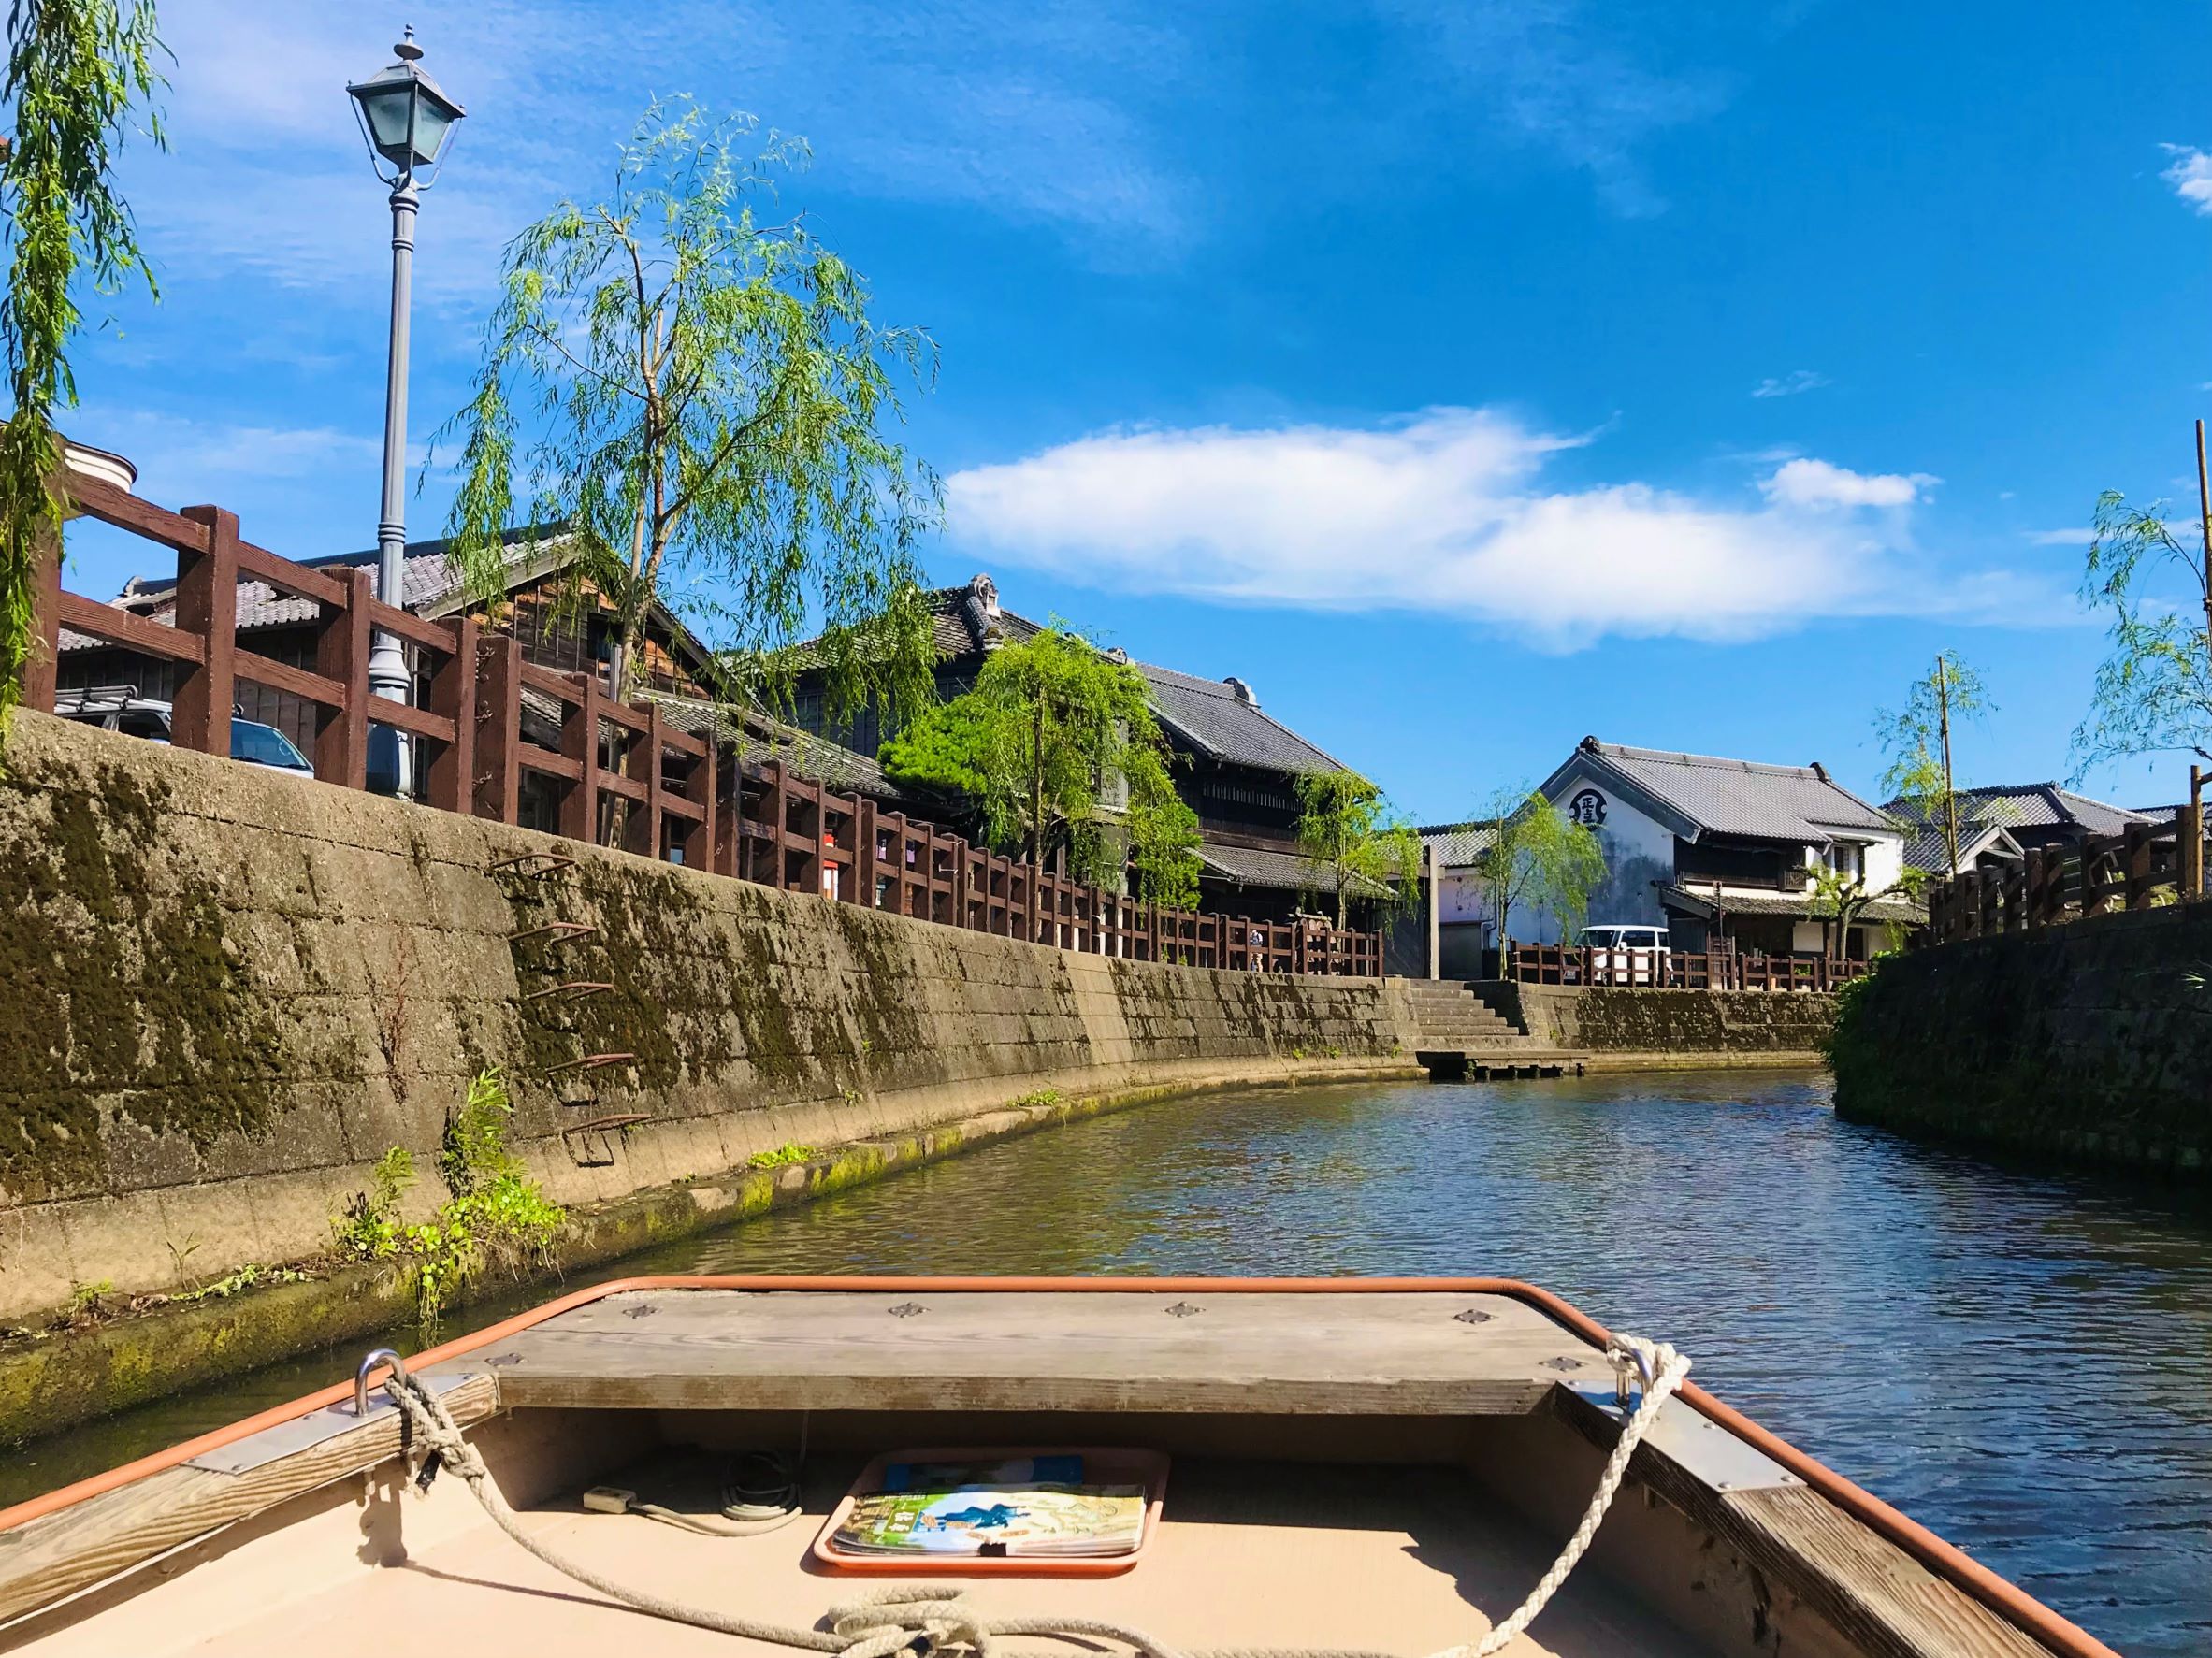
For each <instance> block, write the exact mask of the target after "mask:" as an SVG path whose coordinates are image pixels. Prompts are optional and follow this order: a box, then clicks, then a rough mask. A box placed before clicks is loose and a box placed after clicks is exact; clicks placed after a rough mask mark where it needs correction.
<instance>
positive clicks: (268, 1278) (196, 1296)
mask: <svg viewBox="0 0 2212 1658" xmlns="http://www.w3.org/2000/svg"><path fill="white" fill-rule="evenodd" d="M306 1282H307V1274H305V1273H303V1272H301V1271H299V1270H298V1269H297V1268H296V1267H289V1266H274V1267H271V1266H263V1265H262V1264H261V1263H260V1262H256V1261H249V1262H246V1264H245V1265H243V1266H241V1267H239V1269H238V1270H237V1271H236V1272H233V1273H226V1274H224V1276H222V1277H220V1278H217V1279H216V1280H215V1281H214V1282H213V1283H211V1284H202V1285H201V1286H200V1287H199V1288H198V1289H197V1290H188V1291H186V1292H185V1293H184V1294H182V1295H176V1296H171V1297H170V1298H169V1299H171V1300H172V1301H177V1302H181V1303H183V1304H185V1305H191V1304H193V1303H195V1302H201V1301H228V1300H229V1299H230V1298H231V1297H232V1296H234V1295H242V1294H244V1293H245V1292H246V1291H247V1290H256V1289H259V1288H261V1287H262V1286H263V1285H268V1284H304V1283H306Z"/></svg>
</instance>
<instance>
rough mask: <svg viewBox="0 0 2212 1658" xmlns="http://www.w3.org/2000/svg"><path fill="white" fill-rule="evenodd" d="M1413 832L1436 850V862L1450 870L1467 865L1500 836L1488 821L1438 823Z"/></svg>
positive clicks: (1494, 826)
mask: <svg viewBox="0 0 2212 1658" xmlns="http://www.w3.org/2000/svg"><path fill="white" fill-rule="evenodd" d="M1413 832H1414V833H1415V834H1417V835H1419V836H1420V837H1421V843H1422V844H1423V845H1424V846H1434V847H1435V848H1436V849H1437V862H1438V863H1439V865H1440V866H1442V867H1443V868H1445V869H1448V870H1453V869H1465V868H1467V866H1468V865H1469V864H1471V863H1473V862H1474V861H1475V859H1477V858H1481V857H1482V854H1483V853H1485V852H1487V851H1489V850H1490V843H1491V842H1493V841H1495V840H1496V839H1497V826H1496V824H1494V823H1488V822H1483V823H1439V824H1437V825H1435V826H1433V827H1432V828H1429V829H1416V830H1414V831H1413Z"/></svg>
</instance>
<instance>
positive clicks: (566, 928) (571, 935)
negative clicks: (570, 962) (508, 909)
mask: <svg viewBox="0 0 2212 1658" xmlns="http://www.w3.org/2000/svg"><path fill="white" fill-rule="evenodd" d="M598 930H599V929H598V928H596V927H593V926H591V925H590V924H589V923H588V922H584V921H548V922H546V923H545V924H544V925H543V926H542V927H526V928H524V929H523V930H522V931H520V932H511V933H509V934H508V935H507V942H508V943H509V944H520V943H522V941H523V940H524V939H526V938H537V937H539V936H540V935H541V934H545V933H552V934H556V935H557V936H558V937H559V938H560V940H561V942H563V943H564V944H565V943H567V942H569V941H570V940H572V939H579V938H582V937H583V936H584V935H585V934H586V933H588V932H597V931H598Z"/></svg>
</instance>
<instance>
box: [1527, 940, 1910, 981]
mask: <svg viewBox="0 0 2212 1658" xmlns="http://www.w3.org/2000/svg"><path fill="white" fill-rule="evenodd" d="M1867 972H1868V965H1867V963H1866V962H1864V961H1844V960H1831V959H1829V958H1828V957H1825V956H1739V955H1735V954H1733V953H1729V952H1724V951H1719V950H1711V951H1704V950H1634V949H1605V948H1595V947H1592V946H1589V945H1578V944H1508V945H1507V947H1506V953H1505V975H1506V977H1507V978H1509V979H1511V980H1513V981H1514V982H1516V983H1518V984H1524V985H1606V986H1615V987H1621V988H1631V989H1653V990H1832V989H1834V988H1836V987H1837V986H1838V985H1842V984H1845V983H1847V982H1849V981H1850V980H1852V979H1856V978H1863V977H1865V976H1866V973H1867Z"/></svg>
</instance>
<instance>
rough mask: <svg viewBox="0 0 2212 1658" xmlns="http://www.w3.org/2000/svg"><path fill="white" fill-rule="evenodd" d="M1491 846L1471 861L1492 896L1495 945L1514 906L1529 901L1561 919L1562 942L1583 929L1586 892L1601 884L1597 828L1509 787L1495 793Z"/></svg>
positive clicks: (1538, 795) (1499, 943)
mask: <svg viewBox="0 0 2212 1658" xmlns="http://www.w3.org/2000/svg"><path fill="white" fill-rule="evenodd" d="M1487 819H1488V823H1489V827H1490V844H1489V845H1487V846H1485V847H1484V848H1483V849H1482V853H1481V854H1480V855H1479V856H1478V858H1476V861H1475V868H1476V873H1477V874H1478V876H1479V877H1480V878H1481V880H1482V887H1483V888H1484V890H1485V892H1486V893H1487V895H1488V897H1489V900H1490V918H1491V922H1492V925H1493V926H1495V927H1496V930H1497V947H1498V948H1499V949H1501V950H1502V949H1504V948H1505V942H1506V936H1507V934H1506V928H1507V925H1508V924H1509V922H1510V921H1511V917H1512V914H1513V910H1514V908H1515V906H1517V905H1521V904H1527V905H1532V906H1534V907H1536V908H1538V909H1542V910H1546V911H1548V912H1550V913H1551V915H1552V916H1554V917H1555V918H1556V919H1557V920H1558V922H1559V930H1560V932H1559V936H1560V939H1561V942H1563V943H1564V942H1565V941H1567V940H1568V939H1570V938H1572V937H1573V936H1574V934H1575V933H1576V932H1578V931H1580V930H1581V929H1582V925H1583V917H1584V916H1587V915H1588V914H1589V913H1590V894H1591V893H1593V892H1595V891H1597V889H1598V887H1602V886H1603V885H1604V884H1605V876H1606V868H1605V847H1604V844H1603V843H1601V842H1600V841H1599V840H1598V832H1597V830H1595V829H1591V828H1590V827H1589V826H1588V825H1587V824H1582V823H1576V822H1575V821H1574V820H1573V819H1571V818H1569V816H1568V815H1567V814H1566V813H1564V812H1562V811H1560V810H1559V808H1558V807H1557V806H1555V805H1554V804H1553V803H1552V802H1551V801H1550V800H1547V799H1546V798H1545V797H1544V796H1543V795H1542V794H1541V793H1540V791H1538V790H1536V789H1532V788H1527V787H1519V788H1508V789H1504V790H1501V791H1500V792H1499V793H1497V794H1496V795H1495V796H1493V797H1492V799H1491V801H1490V806H1489V811H1488V814H1487Z"/></svg>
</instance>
